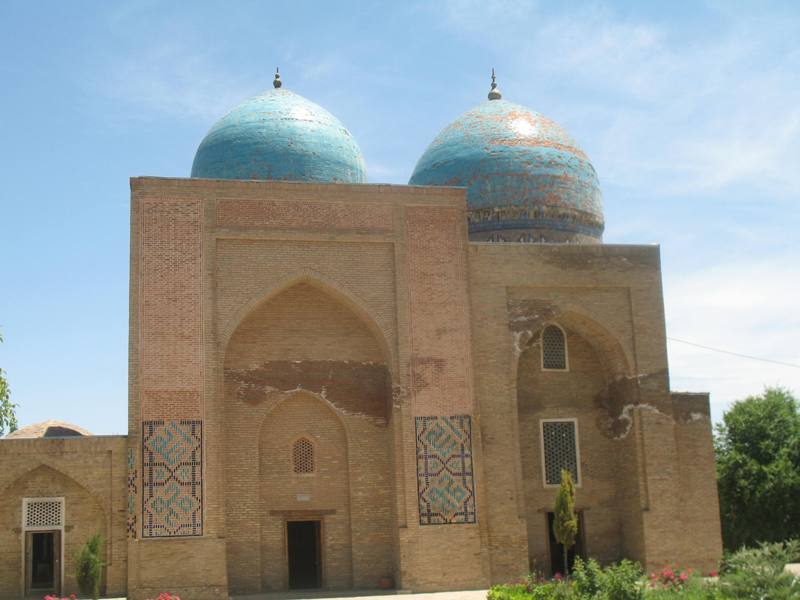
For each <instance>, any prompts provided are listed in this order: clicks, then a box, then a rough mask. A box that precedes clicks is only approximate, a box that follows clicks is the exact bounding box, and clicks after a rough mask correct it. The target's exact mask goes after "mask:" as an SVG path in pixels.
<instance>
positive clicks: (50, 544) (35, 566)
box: [25, 530, 61, 596]
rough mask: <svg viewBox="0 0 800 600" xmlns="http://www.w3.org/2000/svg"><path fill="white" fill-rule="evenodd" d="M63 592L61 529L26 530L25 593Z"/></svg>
mask: <svg viewBox="0 0 800 600" xmlns="http://www.w3.org/2000/svg"><path fill="white" fill-rule="evenodd" d="M42 592H52V593H54V594H56V595H58V594H60V593H61V531H59V530H53V531H27V532H25V594H26V595H28V596H33V595H38V596H41V595H42Z"/></svg>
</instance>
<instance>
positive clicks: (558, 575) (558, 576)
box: [553, 573, 562, 581]
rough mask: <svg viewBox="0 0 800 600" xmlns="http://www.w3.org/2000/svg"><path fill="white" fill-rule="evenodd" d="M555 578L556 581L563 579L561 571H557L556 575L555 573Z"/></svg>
mask: <svg viewBox="0 0 800 600" xmlns="http://www.w3.org/2000/svg"><path fill="white" fill-rule="evenodd" d="M553 579H555V580H556V581H561V579H562V577H561V573H556V574H555V575H553Z"/></svg>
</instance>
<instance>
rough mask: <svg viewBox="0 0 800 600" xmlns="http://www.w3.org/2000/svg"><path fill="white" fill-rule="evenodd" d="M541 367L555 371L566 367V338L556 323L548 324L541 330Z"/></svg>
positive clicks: (563, 369) (564, 369)
mask: <svg viewBox="0 0 800 600" xmlns="http://www.w3.org/2000/svg"><path fill="white" fill-rule="evenodd" d="M542 368H543V369H552V370H557V371H566V369H567V340H566V339H565V337H564V332H563V331H562V329H561V328H560V327H559V326H557V325H548V326H547V327H545V328H544V331H542Z"/></svg>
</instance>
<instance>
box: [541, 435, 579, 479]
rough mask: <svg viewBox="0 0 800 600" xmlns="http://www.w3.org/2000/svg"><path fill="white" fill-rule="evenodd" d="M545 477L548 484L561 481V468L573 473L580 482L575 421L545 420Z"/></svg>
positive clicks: (543, 439) (573, 476)
mask: <svg viewBox="0 0 800 600" xmlns="http://www.w3.org/2000/svg"><path fill="white" fill-rule="evenodd" d="M542 441H543V445H544V478H545V482H546V483H547V485H558V484H560V483H561V469H567V470H568V471H569V472H570V473H571V474H572V480H573V481H574V482H575V483H579V482H578V441H577V436H576V428H575V422H574V421H544V422H543V423H542Z"/></svg>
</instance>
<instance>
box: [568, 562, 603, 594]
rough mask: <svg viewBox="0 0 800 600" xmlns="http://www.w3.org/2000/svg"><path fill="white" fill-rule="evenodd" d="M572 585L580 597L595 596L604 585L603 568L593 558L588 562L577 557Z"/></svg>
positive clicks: (573, 569)
mask: <svg viewBox="0 0 800 600" xmlns="http://www.w3.org/2000/svg"><path fill="white" fill-rule="evenodd" d="M572 587H573V589H574V591H575V593H576V594H577V595H578V597H579V598H594V597H595V596H597V595H598V594H599V593H600V591H601V590H602V587H603V569H602V567H601V566H600V564H599V563H598V562H597V561H596V560H595V559H593V558H590V559H589V560H588V561H587V562H584V561H583V560H581V558H580V557H579V556H576V557H575V564H574V565H573V567H572Z"/></svg>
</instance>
